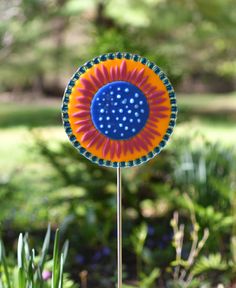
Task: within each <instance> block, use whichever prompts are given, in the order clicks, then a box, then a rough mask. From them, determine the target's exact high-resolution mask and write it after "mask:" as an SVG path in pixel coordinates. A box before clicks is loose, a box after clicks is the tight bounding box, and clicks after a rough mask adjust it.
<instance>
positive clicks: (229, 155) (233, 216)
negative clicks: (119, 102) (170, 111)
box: [0, 0, 236, 288]
mask: <svg viewBox="0 0 236 288" xmlns="http://www.w3.org/2000/svg"><path fill="white" fill-rule="evenodd" d="M235 30H236V5H235V1H234V0H209V1H204V0H175V1H173V0H104V1H102V0H86V1H85V0H1V1H0V63H1V65H0V225H1V226H0V232H1V237H2V238H3V239H4V241H5V242H6V243H7V245H6V246H7V250H8V257H9V259H13V258H14V257H15V256H14V255H15V246H16V240H17V237H18V234H19V232H21V231H24V232H26V231H29V232H30V235H31V236H30V237H31V241H32V244H33V245H35V247H36V250H37V246H39V245H41V244H42V241H43V235H44V233H45V231H46V227H47V224H48V223H51V225H52V228H53V229H55V228H56V227H60V229H61V233H62V237H63V238H64V239H69V241H70V251H69V259H68V260H67V267H66V271H67V273H68V275H69V276H68V277H69V278H71V279H72V280H73V281H74V284H73V285H74V286H73V285H72V284H71V285H72V286H68V287H82V288H86V287H90V288H91V287H96V288H101V287H103V288H106V287H109V288H110V287H114V286H115V284H114V283H115V279H116V275H115V269H116V260H115V259H116V175H115V171H113V169H106V168H100V167H97V166H96V165H94V164H92V163H88V161H87V160H86V159H84V158H82V157H80V156H79V155H78V153H77V152H76V151H75V150H74V148H72V147H71V145H70V144H69V143H68V142H69V141H68V139H67V137H66V134H65V133H64V131H63V127H62V123H61V116H60V105H61V99H62V95H63V91H64V88H65V86H66V84H67V82H68V80H69V78H70V77H71V75H72V74H73V73H74V72H75V71H76V69H77V68H78V66H79V65H81V64H83V63H84V62H86V61H87V60H89V59H91V58H93V57H95V56H97V55H99V54H103V53H107V52H114V51H127V52H131V53H137V54H140V55H142V56H144V57H147V58H148V59H149V60H151V61H154V62H156V63H157V64H158V65H159V66H160V67H161V69H162V70H163V71H165V72H166V73H167V75H168V77H169V79H170V80H171V82H172V83H173V85H174V87H175V90H176V92H177V100H178V106H179V115H178V121H177V127H176V130H175V133H174V135H173V137H172V140H171V142H170V143H169V145H168V147H167V148H166V149H165V150H164V151H163V152H162V153H161V154H160V156H159V157H156V158H155V159H153V160H151V161H150V162H148V163H147V164H145V165H144V166H142V167H136V168H131V169H125V170H124V171H123V173H124V181H123V186H124V199H123V211H124V212H123V213H124V215H123V221H124V235H123V236H124V243H123V246H124V279H125V282H126V283H127V286H126V287H142V288H151V287H205V288H206V287H236V274H235V272H236V222H235V220H236V212H235V211H236V198H235V196H236V185H235V184H236V171H235V166H236V164H235V163H236V154H235V141H236V126H235V120H236V93H235V89H236V50H235V46H236V33H235ZM174 211H178V214H177V213H176V214H175V216H174V219H173V220H172V221H171V219H172V217H173V213H174ZM170 221H171V223H170ZM178 221H179V222H180V223H183V225H184V226H183V225H181V226H180V227H179V226H178V225H177V223H178ZM178 227H179V228H178ZM183 227H184V228H183ZM204 231H205V232H204ZM207 231H209V237H208V239H207V240H206V238H207V236H208V233H207ZM183 236H184V240H183ZM202 237H203V240H202V241H201V239H202ZM205 240H206V241H205ZM199 241H200V243H199ZM202 246H203V248H202V250H201V249H200V248H201V247H202ZM178 248H179V249H178ZM198 248H199V249H198ZM180 250H181V251H180ZM200 250H201V251H200ZM10 261H11V260H10ZM191 261H192V262H191ZM181 271H185V272H181ZM181 273H182V274H183V275H182V274H181ZM181 275H182V276H181ZM45 281H46V280H45ZM68 285H69V284H68ZM79 285H80V286H79ZM220 285H221V286H220ZM124 287H125V286H124Z"/></svg>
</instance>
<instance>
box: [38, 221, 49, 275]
mask: <svg viewBox="0 0 236 288" xmlns="http://www.w3.org/2000/svg"><path fill="white" fill-rule="evenodd" d="M50 236H51V226H50V224H48V229H47V233H46V235H45V238H44V242H43V248H42V252H41V253H42V254H41V257H40V260H39V267H40V270H41V271H42V270H43V267H44V263H45V260H46V255H47V253H48V249H49V244H50Z"/></svg>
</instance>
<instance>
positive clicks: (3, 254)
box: [0, 240, 11, 288]
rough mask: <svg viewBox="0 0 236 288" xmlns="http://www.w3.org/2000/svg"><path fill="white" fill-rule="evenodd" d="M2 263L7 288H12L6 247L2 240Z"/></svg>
mask: <svg viewBox="0 0 236 288" xmlns="http://www.w3.org/2000/svg"><path fill="white" fill-rule="evenodd" d="M0 263H2V265H3V271H4V274H5V277H6V280H7V288H11V281H10V277H9V272H8V267H7V262H6V254H5V247H4V244H3V242H2V240H0Z"/></svg>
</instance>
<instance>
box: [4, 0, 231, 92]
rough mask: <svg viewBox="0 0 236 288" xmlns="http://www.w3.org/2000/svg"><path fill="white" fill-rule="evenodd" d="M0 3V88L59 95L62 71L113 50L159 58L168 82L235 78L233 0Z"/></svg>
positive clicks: (64, 0) (152, 58)
mask: <svg viewBox="0 0 236 288" xmlns="http://www.w3.org/2000/svg"><path fill="white" fill-rule="evenodd" d="M117 7H119V9H117ZM1 8H2V9H1V11H2V12H1V15H0V16H2V17H1V19H2V21H1V23H0V47H1V52H0V60H1V70H0V79H1V84H2V89H12V88H15V89H16V88H23V89H24V88H29V87H30V88H33V89H35V90H39V91H40V90H41V91H43V92H45V93H47V94H48V93H50V94H54V95H57V94H58V91H59V90H58V88H61V89H62V87H60V85H59V82H60V80H61V78H60V76H65V75H67V74H66V73H65V70H66V69H71V68H69V67H74V68H75V67H76V66H77V65H78V64H80V63H82V61H85V59H87V58H90V57H91V55H95V54H96V55H97V54H100V53H105V52H108V51H109V52H110V51H117V50H122V51H130V52H131V51H133V52H136V53H140V54H143V55H145V56H147V57H149V58H150V59H151V60H154V61H157V62H158V63H159V65H160V66H161V67H162V68H163V69H164V70H165V71H167V72H168V74H169V75H170V78H171V79H172V80H173V81H174V82H178V81H180V80H181V79H182V78H191V77H194V76H195V77H197V78H200V79H201V81H202V82H204V81H206V80H207V81H211V82H212V83H211V85H212V89H214V90H215V91H216V90H217V89H220V88H221V86H220V85H219V86H217V87H215V86H216V85H217V83H216V82H215V81H214V80H215V79H216V76H220V77H228V78H229V79H231V78H232V77H235V75H236V72H235V71H236V70H235V51H234V49H233V47H235V41H236V39H235V33H234V27H235V24H236V23H235V15H234V1H233V0H218V1H214V0H210V1H207V2H206V1H192V2H191V3H189V1H188V0H181V1H170V0H163V1H150V0H137V1H133V0H131V1H124V0H122V1H120V0H110V1H96V0H89V1H86V5H85V2H84V1H75V0H52V1H45V0H43V1H26V0H25V1H20V2H17V1H13V0H9V1H7V2H6V1H5V2H3V3H2V4H1ZM13 11H14V12H13ZM88 20H89V21H88ZM78 47H79V49H78ZM22 59H23V60H24V61H22ZM189 63H191V65H189ZM19 71H20V73H19ZM66 77H68V76H66ZM12 79H14V81H12ZM211 79H213V81H212V80H211ZM229 82H230V81H229ZM227 83H228V82H227ZM226 88H228V87H226Z"/></svg>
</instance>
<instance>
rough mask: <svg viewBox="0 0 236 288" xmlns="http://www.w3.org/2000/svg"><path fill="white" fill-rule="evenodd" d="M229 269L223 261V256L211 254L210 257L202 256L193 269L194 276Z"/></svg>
mask: <svg viewBox="0 0 236 288" xmlns="http://www.w3.org/2000/svg"><path fill="white" fill-rule="evenodd" d="M227 268H228V264H227V262H226V261H224V260H222V257H221V254H220V253H217V254H211V255H209V256H208V257H206V256H202V257H201V258H200V259H199V260H198V261H197V262H196V264H195V265H194V267H193V269H192V273H193V275H198V274H201V273H204V272H207V271H209V270H218V271H224V270H226V269H227Z"/></svg>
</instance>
